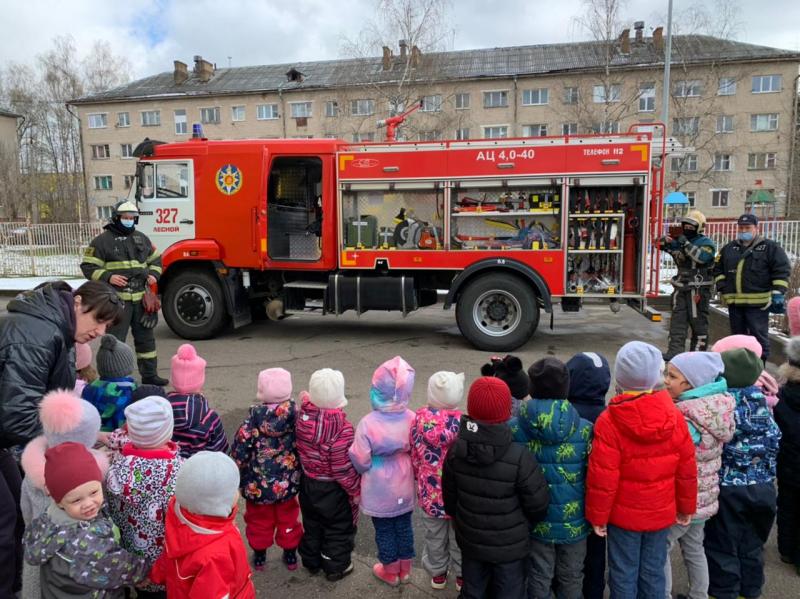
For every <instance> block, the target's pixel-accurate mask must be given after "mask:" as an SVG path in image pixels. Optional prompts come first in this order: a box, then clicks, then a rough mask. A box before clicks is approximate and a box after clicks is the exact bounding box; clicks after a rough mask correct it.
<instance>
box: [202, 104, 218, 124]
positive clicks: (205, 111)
mask: <svg viewBox="0 0 800 599" xmlns="http://www.w3.org/2000/svg"><path fill="white" fill-rule="evenodd" d="M200 122H201V123H203V124H204V125H217V124H219V108H217V107H215V108H201V109H200Z"/></svg>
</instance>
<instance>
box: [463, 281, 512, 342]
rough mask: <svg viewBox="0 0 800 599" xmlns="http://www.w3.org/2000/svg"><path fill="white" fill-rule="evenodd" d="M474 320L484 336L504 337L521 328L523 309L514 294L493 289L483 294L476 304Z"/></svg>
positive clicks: (473, 313) (473, 314)
mask: <svg viewBox="0 0 800 599" xmlns="http://www.w3.org/2000/svg"><path fill="white" fill-rule="evenodd" d="M472 318H473V321H474V322H475V325H476V326H477V327H478V328H479V329H480V330H481V332H483V333H484V334H486V335H489V336H492V337H503V336H505V335H508V334H510V333H511V332H513V331H514V330H515V329H516V328H517V327H518V326H519V324H520V322H521V321H522V308H521V306H520V304H519V301H518V300H517V298H515V297H514V296H513V295H512V294H510V293H508V292H507V291H504V290H502V289H492V290H491V291H486V292H485V293H483V294H482V295H481V296H480V297H479V298H478V300H477V301H476V302H475V304H474V309H473V312H472Z"/></svg>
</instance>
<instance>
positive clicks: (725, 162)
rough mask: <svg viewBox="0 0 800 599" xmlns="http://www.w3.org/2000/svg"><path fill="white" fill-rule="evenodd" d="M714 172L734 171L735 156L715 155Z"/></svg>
mask: <svg viewBox="0 0 800 599" xmlns="http://www.w3.org/2000/svg"><path fill="white" fill-rule="evenodd" d="M714 170H715V171H732V170H733V156H732V155H731V154H722V153H719V152H718V153H716V154H714Z"/></svg>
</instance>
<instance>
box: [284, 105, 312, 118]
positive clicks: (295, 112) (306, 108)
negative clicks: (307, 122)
mask: <svg viewBox="0 0 800 599" xmlns="http://www.w3.org/2000/svg"><path fill="white" fill-rule="evenodd" d="M289 109H290V111H291V115H292V118H293V119H304V118H305V119H307V118H308V117H310V116H311V102H289Z"/></svg>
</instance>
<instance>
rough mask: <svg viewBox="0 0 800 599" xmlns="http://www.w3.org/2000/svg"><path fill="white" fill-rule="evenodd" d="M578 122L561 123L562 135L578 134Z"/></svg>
mask: <svg viewBox="0 0 800 599" xmlns="http://www.w3.org/2000/svg"><path fill="white" fill-rule="evenodd" d="M577 134H578V123H563V124H562V125H561V135H577Z"/></svg>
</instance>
